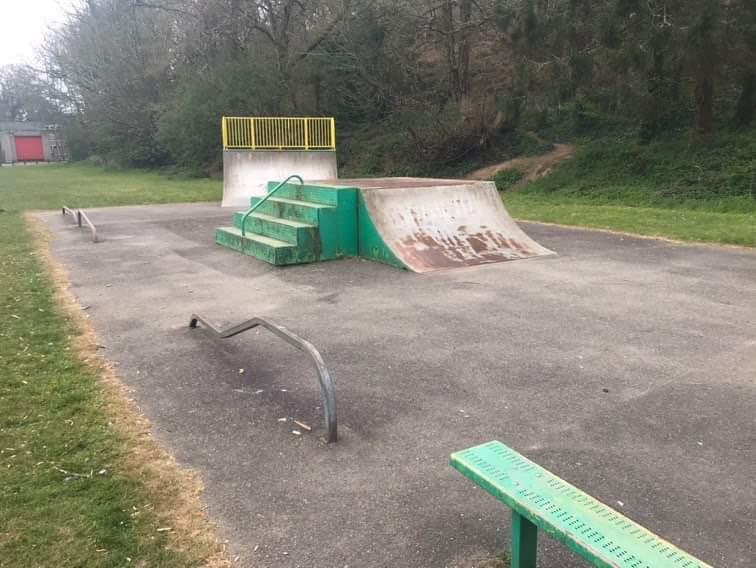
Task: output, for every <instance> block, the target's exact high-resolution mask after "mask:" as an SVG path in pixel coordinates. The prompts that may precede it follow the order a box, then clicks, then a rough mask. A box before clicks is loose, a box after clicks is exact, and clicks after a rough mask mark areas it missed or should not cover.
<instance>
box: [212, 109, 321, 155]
mask: <svg viewBox="0 0 756 568" xmlns="http://www.w3.org/2000/svg"><path fill="white" fill-rule="evenodd" d="M222 129H223V149H224V150H330V151H334V150H336V121H335V120H334V119H333V118H323V117H313V118H306V117H279V118H272V117H237V116H224V117H223V124H222Z"/></svg>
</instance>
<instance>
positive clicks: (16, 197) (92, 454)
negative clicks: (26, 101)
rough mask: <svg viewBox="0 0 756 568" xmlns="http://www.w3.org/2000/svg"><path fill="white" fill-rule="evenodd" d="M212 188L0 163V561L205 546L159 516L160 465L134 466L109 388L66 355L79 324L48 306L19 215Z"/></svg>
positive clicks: (169, 561)
mask: <svg viewBox="0 0 756 568" xmlns="http://www.w3.org/2000/svg"><path fill="white" fill-rule="evenodd" d="M219 195H220V184H219V183H218V182H215V181H210V180H170V179H167V178H163V177H160V176H157V175H154V174H149V173H142V172H128V173H121V172H116V173H103V172H102V171H100V170H95V169H91V168H86V167H76V166H40V167H15V168H0V315H1V317H2V326H0V567H6V566H7V567H10V566H13V567H16V566H30V567H31V566H50V567H53V566H54V567H58V566H61V567H62V566H129V565H131V566H143V567H146V566H161V567H163V566H168V567H171V566H175V567H185V566H198V565H203V564H205V563H207V562H208V561H211V560H212V558H213V557H214V555H215V554H216V553H217V547H213V546H212V545H209V544H208V543H207V542H205V541H202V539H200V538H197V539H196V544H193V545H189V546H185V545H184V544H185V543H186V542H187V539H186V538H183V537H182V536H181V535H179V534H177V532H180V527H178V526H176V524H173V525H172V526H165V523H166V522H168V517H166V516H165V515H164V514H163V513H164V512H165V511H161V505H160V503H161V502H163V503H165V502H166V499H167V500H168V502H170V500H171V499H173V498H175V495H169V494H168V495H167V494H165V488H163V489H160V490H159V491H160V492H162V493H163V494H162V495H158V494H156V493H157V492H156V490H155V487H159V486H160V485H159V480H157V478H158V477H160V476H161V475H162V472H155V471H152V472H150V471H149V467H147V468H146V469H145V468H141V469H140V467H138V464H137V465H135V460H134V455H135V452H138V451H140V448H139V444H140V443H141V442H138V441H137V440H135V439H134V438H133V437H132V436H129V435H128V434H127V433H126V432H125V430H124V428H123V425H119V424H118V422H119V421H118V419H117V418H116V417H114V416H113V413H112V412H111V410H112V409H111V406H112V404H113V401H112V396H111V395H109V394H108V393H107V392H106V389H105V388H104V386H103V383H102V382H100V381H98V379H97V374H98V373H97V371H96V369H94V368H92V367H91V366H90V365H87V364H86V363H85V362H83V361H82V360H81V358H80V356H79V355H78V354H77V352H76V349H75V348H74V345H75V343H76V338H77V336H79V335H80V334H81V330H80V329H79V328H77V326H76V325H74V323H73V322H72V320H71V319H70V318H69V317H67V316H66V314H65V313H64V312H63V311H62V310H61V309H60V307H59V306H58V305H57V303H56V301H55V298H54V289H53V285H52V283H51V281H50V278H49V275H48V273H47V272H46V271H45V269H44V266H43V263H42V259H41V258H39V257H38V255H36V254H35V252H34V247H33V243H32V239H31V236H30V234H29V233H28V232H27V228H26V227H25V223H24V221H23V216H22V215H23V211H24V210H25V209H42V208H57V207H59V206H61V205H62V204H66V205H69V206H71V207H80V206H82V207H83V206H94V205H117V204H134V203H163V202H171V201H202V200H212V199H218V197H219ZM141 449H142V450H143V448H141ZM167 473H168V472H167V471H166V474H167ZM187 514H190V513H187ZM194 514H196V511H195V512H194ZM174 520H175V519H174Z"/></svg>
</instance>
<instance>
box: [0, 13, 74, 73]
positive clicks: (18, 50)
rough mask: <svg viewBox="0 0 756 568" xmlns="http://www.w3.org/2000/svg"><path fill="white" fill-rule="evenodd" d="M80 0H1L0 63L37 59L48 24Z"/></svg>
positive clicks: (55, 20) (58, 20)
mask: <svg viewBox="0 0 756 568" xmlns="http://www.w3.org/2000/svg"><path fill="white" fill-rule="evenodd" d="M74 4H76V5H78V4H79V2H78V0H0V65H7V64H9V63H34V62H35V61H36V50H37V47H38V46H39V44H40V43H41V41H42V38H43V37H44V34H45V31H46V30H47V28H48V27H49V26H50V25H51V24H54V23H56V22H60V21H61V19H62V18H63V17H64V16H65V13H66V11H67V10H69V9H70V8H71V7H72V6H73V5H74Z"/></svg>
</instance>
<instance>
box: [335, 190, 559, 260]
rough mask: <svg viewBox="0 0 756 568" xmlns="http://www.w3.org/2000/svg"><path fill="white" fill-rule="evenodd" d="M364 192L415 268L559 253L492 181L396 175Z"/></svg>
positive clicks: (397, 249) (382, 227)
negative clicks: (514, 213)
mask: <svg viewBox="0 0 756 568" xmlns="http://www.w3.org/2000/svg"><path fill="white" fill-rule="evenodd" d="M340 181H341V180H340ZM365 181H366V182H367V181H368V180H365ZM389 181H390V182H391V183H388V182H389ZM355 185H357V186H358V187H360V186H362V184H360V183H357V184H355ZM361 191H362V196H363V198H364V201H365V205H366V207H367V210H368V213H369V215H370V218H371V219H372V221H373V223H374V225H375V228H376V231H377V232H378V234H379V235H380V236H381V238H382V239H383V241H384V242H385V244H386V245H387V246H388V247H389V248H390V249H391V250H392V252H393V253H394V254H395V255H396V256H397V258H398V259H399V260H401V261H402V262H403V263H404V264H405V265H406V266H407V268H409V269H410V270H413V271H414V272H430V271H432V270H441V269H447V268H457V267H463V266H475V265H480V264H489V263H494V262H503V261H507V260H518V259H523V258H532V257H537V256H545V255H551V254H554V252H553V251H550V250H549V249H547V248H545V247H542V246H541V245H539V244H538V243H537V242H535V241H534V240H533V239H531V238H530V237H528V235H526V234H525V232H524V231H523V230H522V229H520V227H519V226H518V225H517V223H515V221H514V220H513V219H512V217H510V215H509V213H507V210H506V209H505V208H504V204H503V203H502V202H501V198H500V197H499V194H498V192H497V190H496V186H495V184H494V183H493V182H466V181H456V180H418V179H412V178H396V179H392V180H375V181H372V182H370V183H365V185H364V186H362V187H361Z"/></svg>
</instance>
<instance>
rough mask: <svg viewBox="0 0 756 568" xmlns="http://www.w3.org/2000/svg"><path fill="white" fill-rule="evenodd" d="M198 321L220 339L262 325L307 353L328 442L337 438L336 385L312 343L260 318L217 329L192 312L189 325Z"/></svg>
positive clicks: (194, 326)
mask: <svg viewBox="0 0 756 568" xmlns="http://www.w3.org/2000/svg"><path fill="white" fill-rule="evenodd" d="M200 323H201V324H202V325H203V326H204V327H206V328H207V329H208V330H210V331H211V332H212V333H213V334H214V335H215V336H217V337H219V338H220V339H228V338H230V337H234V336H235V335H239V334H240V333H244V332H245V331H249V330H250V329H254V328H256V327H264V328H265V329H267V330H268V331H270V332H271V333H273V334H274V335H277V336H278V337H280V338H281V339H283V340H284V341H286V342H287V343H289V344H290V345H293V346H294V347H296V348H297V349H299V350H300V351H303V352H304V353H306V354H307V355H309V357H310V360H311V361H312V363H313V365H314V366H315V370H316V371H317V372H318V380H319V381H320V394H321V397H322V399H323V414H324V417H325V425H326V428H327V429H328V436H327V440H328V443H329V444H330V443H332V442H336V441H337V440H338V433H337V423H336V387H335V385H334V384H333V379H331V375H330V373H329V372H328V369H327V368H326V366H325V363H324V362H323V357H321V355H320V352H319V351H318V350H317V349H315V347H314V346H313V344H312V343H310V342H309V341H306V340H304V339H302V338H301V337H299V336H298V335H295V334H294V333H292V332H290V331H289V330H288V329H286V328H285V327H282V326H280V325H276V324H274V323H272V322H270V321H268V320H265V319H262V318H252V319H250V320H247V321H245V322H242V323H240V324H239V325H235V326H233V327H229V328H227V329H218V328H217V327H215V326H214V325H213V324H212V323H210V322H209V321H208V320H206V319H205V318H203V317H202V316H199V315H197V314H192V318H191V320H190V321H189V327H191V328H192V329H195V328H196V327H197V325H198V324H200Z"/></svg>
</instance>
